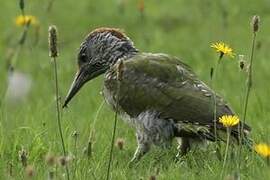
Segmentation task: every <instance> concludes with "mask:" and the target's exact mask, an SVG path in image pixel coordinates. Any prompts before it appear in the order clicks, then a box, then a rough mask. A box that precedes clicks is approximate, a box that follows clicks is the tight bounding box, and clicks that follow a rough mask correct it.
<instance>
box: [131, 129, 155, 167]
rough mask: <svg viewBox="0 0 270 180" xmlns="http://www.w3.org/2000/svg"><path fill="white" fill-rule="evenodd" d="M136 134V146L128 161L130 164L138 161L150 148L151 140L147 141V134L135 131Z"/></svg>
mask: <svg viewBox="0 0 270 180" xmlns="http://www.w3.org/2000/svg"><path fill="white" fill-rule="evenodd" d="M136 136H137V142H138V146H137V149H136V151H135V153H134V155H133V158H132V159H131V161H130V164H131V163H134V162H138V161H139V160H140V159H141V158H142V157H143V156H144V155H145V154H146V153H147V152H148V151H149V150H150V147H151V142H150V141H149V139H148V138H147V136H145V134H143V132H137V133H136Z"/></svg>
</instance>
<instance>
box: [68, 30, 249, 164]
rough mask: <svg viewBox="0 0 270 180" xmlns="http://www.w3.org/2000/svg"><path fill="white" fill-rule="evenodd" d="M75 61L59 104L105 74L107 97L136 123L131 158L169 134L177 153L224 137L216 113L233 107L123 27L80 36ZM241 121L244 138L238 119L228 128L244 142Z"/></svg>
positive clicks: (166, 142)
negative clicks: (136, 41) (145, 48)
mask: <svg viewBox="0 0 270 180" xmlns="http://www.w3.org/2000/svg"><path fill="white" fill-rule="evenodd" d="M77 63H78V67H79V68H78V69H79V70H78V72H77V73H76V75H75V78H74V80H73V82H72V84H71V87H70V89H69V91H68V93H67V96H66V98H65V101H64V103H63V107H67V105H68V103H69V102H70V100H71V99H72V98H73V97H74V96H75V95H76V94H77V93H78V92H79V90H80V89H81V88H82V87H83V85H85V84H86V83H87V82H89V81H90V80H93V79H94V78H96V77H98V76H100V75H102V74H104V87H103V91H102V94H103V96H104V99H105V102H106V103H107V104H109V106H110V107H112V110H113V111H116V112H118V113H119V115H120V116H121V118H122V119H123V120H124V121H125V122H127V123H129V124H130V126H131V127H133V128H135V132H136V138H137V148H136V150H135V153H134V155H133V157H132V159H131V162H138V161H139V160H140V159H141V158H142V157H143V156H144V155H145V154H146V153H147V152H149V150H150V148H151V146H152V145H156V146H160V147H162V148H168V147H170V146H171V144H172V141H173V139H176V141H177V143H178V147H177V148H178V154H177V155H179V156H183V155H185V154H187V153H188V152H189V151H190V149H191V147H192V145H193V144H195V143H200V142H211V141H212V142H215V141H224V139H223V138H222V135H221V134H222V133H224V132H225V133H226V127H224V125H223V124H221V123H220V122H219V121H218V119H219V118H220V117H222V116H223V115H235V113H234V111H233V110H232V108H231V107H230V106H229V104H228V103H227V102H226V101H225V100H224V99H223V98H222V97H221V96H220V95H218V94H217V93H216V92H215V91H214V90H212V89H211V88H210V87H208V86H207V85H206V83H204V82H203V81H201V80H200V79H199V77H198V76H197V75H196V74H195V73H194V72H193V70H192V69H191V67H190V66H188V65H187V64H185V63H184V62H183V61H182V60H180V59H179V58H177V57H174V56H170V55H167V54H163V53H146V52H140V51H139V50H138V49H137V48H136V47H135V46H134V43H133V41H132V40H131V39H130V38H129V37H128V36H127V35H126V34H125V33H124V32H123V31H122V30H119V29H117V28H107V27H101V28H97V29H95V30H93V31H92V32H90V33H89V34H88V35H87V36H86V38H85V39H84V40H83V42H82V43H81V45H80V48H79V50H78V56H77ZM120 67H121V68H120ZM213 97H215V101H216V103H213V99H214V98H213ZM214 104H215V105H214ZM214 106H216V108H214ZM214 109H215V110H214ZM214 114H215V115H214ZM240 124H241V127H243V140H242V141H240V139H239V137H240V131H238V125H235V126H233V127H231V131H230V133H231V136H232V137H233V138H234V139H235V140H236V142H238V144H239V142H242V143H245V142H248V135H249V133H250V131H251V128H250V126H248V125H247V124H245V123H243V122H240Z"/></svg>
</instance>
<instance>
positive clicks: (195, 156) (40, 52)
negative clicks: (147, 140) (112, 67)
mask: <svg viewBox="0 0 270 180" xmlns="http://www.w3.org/2000/svg"><path fill="white" fill-rule="evenodd" d="M18 2H19V1H7V0H5V1H4V0H2V1H1V7H0V22H1V23H0V58H1V61H0V80H1V83H0V92H1V97H0V98H1V107H0V108H1V110H0V111H1V114H0V177H2V178H3V179H9V178H10V179H12V178H14V179H22V178H25V176H26V175H25V171H24V169H23V168H22V165H21V163H20V161H19V158H18V152H19V151H20V150H21V149H22V148H23V149H25V150H26V151H27V152H28V163H29V164H30V165H33V167H34V169H35V176H36V178H37V179H44V178H47V176H48V172H49V171H53V172H55V171H57V172H56V179H61V178H64V176H63V175H62V174H64V170H63V168H61V167H59V168H58V169H57V170H56V169H55V168H54V167H49V166H48V165H46V163H45V162H44V156H45V155H46V154H47V153H48V152H50V153H51V154H55V155H56V156H59V155H61V144H60V139H59V136H58V131H57V130H58V129H57V124H56V115H55V101H54V99H55V96H54V81H53V66H52V63H51V60H50V58H49V56H48V45H47V44H48V42H47V39H48V38H47V34H48V26H49V25H52V24H54V25H56V26H57V27H58V35H59V36H58V38H59V39H58V40H59V41H58V42H59V57H58V58H57V62H58V72H59V73H58V75H59V83H60V95H61V98H62V100H63V98H64V96H65V95H66V93H67V90H68V88H69V86H70V83H71V82H72V80H73V76H74V74H75V72H76V70H77V65H76V54H77V50H78V48H79V45H80V43H81V42H82V40H83V38H84V37H85V36H86V35H87V34H88V33H89V32H90V31H92V30H93V29H95V28H97V27H115V28H120V29H123V30H124V31H125V32H126V34H127V35H128V36H129V37H130V38H131V39H132V40H133V41H134V43H135V46H136V47H137V48H138V49H139V50H140V51H142V52H157V53H167V54H170V55H174V56H177V57H179V58H181V59H182V61H184V62H185V63H187V64H189V65H190V66H191V67H192V68H193V70H194V71H195V72H196V73H197V74H198V76H199V77H200V78H201V79H202V80H204V81H205V82H206V83H208V84H209V79H210V77H209V76H210V68H211V67H213V66H214V65H215V62H216V61H217V59H218V54H216V53H215V51H214V50H213V49H211V48H210V45H211V43H214V42H217V41H223V42H225V43H228V44H229V45H230V46H231V47H232V48H233V49H234V52H235V53H236V54H237V55H236V57H235V58H234V59H231V58H228V57H224V59H223V61H222V65H221V66H220V69H219V73H218V80H217V83H216V87H215V90H217V92H218V93H220V94H221V95H222V96H224V98H225V99H226V100H227V101H228V102H229V103H230V105H231V106H232V107H233V108H234V110H235V111H236V112H237V114H239V116H240V117H241V115H242V107H243V97H244V93H245V82H246V73H245V72H243V71H240V69H239V62H238V61H239V58H238V55H244V59H245V60H247V61H248V60H249V57H250V50H251V39H252V30H251V27H250V20H251V18H252V16H253V15H255V14H257V15H259V16H260V17H261V23H260V29H259V32H258V36H257V45H256V48H255V56H254V74H253V75H254V76H253V80H254V81H253V86H252V91H251V97H250V102H249V106H248V113H247V122H248V124H250V125H251V126H252V127H253V131H252V137H253V138H254V139H255V141H256V142H268V143H269V142H270V139H269V131H270V125H269V121H270V105H269V102H268V101H269V99H270V85H269V83H268V80H269V78H270V71H269V67H270V61H269V56H270V55H269V47H270V36H269V33H270V26H269V24H270V1H268V0H257V1H254V0H238V1H234V0H220V1H213V0H202V1H198V0H188V1H187V0H170V1H165V0H145V1H142V0H112V1H108V0H98V1H94V0H80V1H74V0H61V1H60V0H54V1H52V2H53V3H52V6H51V7H50V3H51V1H50V0H38V1H37V0H36V1H35V0H25V14H27V15H33V16H35V17H36V18H37V19H38V21H39V27H37V26H32V25H30V27H29V32H28V35H27V39H26V42H25V44H24V45H23V47H22V49H21V50H20V52H19V54H18V58H17V61H16V64H15V66H14V72H20V73H23V74H24V75H25V76H27V77H28V79H29V80H31V82H32V83H31V88H30V90H29V92H28V93H27V95H26V96H25V97H23V99H20V100H18V99H16V100H15V101H14V100H13V101H10V100H9V99H8V98H6V97H5V92H6V89H7V86H8V81H7V79H8V72H7V60H8V59H9V55H10V53H12V52H14V51H16V48H17V44H18V40H19V39H20V36H21V34H22V32H23V27H18V26H16V24H15V19H16V17H17V16H19V15H20V14H21V12H20V9H19V3H18ZM143 2H144V4H142V3H143ZM142 7H143V10H142ZM102 86H103V77H99V78H97V79H96V80H94V81H91V82H90V83H88V84H87V85H86V86H85V87H84V88H83V89H82V90H81V92H80V93H79V95H77V96H76V97H75V98H74V99H73V100H72V102H71V103H70V106H69V108H68V109H65V110H63V113H62V122H63V129H64V138H65V142H66V144H67V147H68V152H69V155H70V156H72V157H73V156H74V157H75V159H74V160H73V161H72V162H71V163H70V164H69V167H70V171H71V175H72V177H73V178H74V179H102V178H103V179H104V178H105V176H104V175H105V171H106V167H107V159H108V155H109V147H110V141H111V133H112V126H113V117H114V114H113V112H112V111H111V110H110V109H109V107H108V106H107V105H104V107H103V108H102V109H101V110H100V114H99V115H98V116H97V110H98V108H99V106H100V104H101V103H102V101H103V98H102V96H101V95H100V91H101V89H102ZM96 116H97V117H96ZM95 118H97V121H96V123H94V119H95ZM91 129H92V130H93V132H94V133H93V139H92V143H93V144H92V156H91V157H90V158H88V157H87V156H86V155H85V154H84V149H85V148H86V147H87V145H88V139H89V134H90V130H91ZM75 131H76V132H78V133H79V135H78V138H77V143H76V145H75V139H74V137H73V136H72V134H73V133H74V132H75ZM116 137H117V138H123V139H124V150H119V149H117V148H116V150H115V156H114V164H113V173H112V177H113V179H139V178H143V179H148V178H149V177H150V176H151V175H156V176H157V178H158V179H209V178H210V179H215V178H217V177H219V173H220V171H221V169H222V162H220V161H218V160H217V158H216V157H215V155H214V153H213V152H212V151H213V149H211V148H210V149H209V150H207V151H200V150H198V151H195V152H192V153H190V154H189V155H188V156H187V157H186V158H185V159H184V161H182V162H181V163H174V161H173V158H174V155H175V154H176V148H175V147H172V148H171V149H170V150H162V149H159V148H153V150H152V151H151V152H150V153H149V155H147V157H145V158H144V159H143V160H142V161H141V162H140V164H139V165H138V166H137V167H134V168H127V167H126V164H127V162H128V161H129V160H130V159H131V157H132V155H133V152H134V151H135V148H136V140H135V135H134V130H133V129H132V128H131V127H129V126H128V125H127V124H125V123H123V122H122V121H119V123H118V127H117V135H116ZM230 163H231V164H230V165H231V167H230V168H228V171H226V173H227V174H228V177H229V176H230V175H232V174H234V172H235V167H236V166H235V164H234V162H230ZM244 164H245V165H244V167H243V168H242V171H241V177H242V178H245V179H267V177H268V178H269V176H270V173H269V167H267V165H266V164H265V162H264V161H263V159H261V158H260V157H257V156H256V155H254V154H253V153H250V152H246V154H245V163H244ZM10 169H11V170H12V174H11V175H10ZM230 177H231V176H230Z"/></svg>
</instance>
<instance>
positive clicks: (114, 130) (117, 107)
mask: <svg viewBox="0 0 270 180" xmlns="http://www.w3.org/2000/svg"><path fill="white" fill-rule="evenodd" d="M119 93H120V81H119V80H118V81H117V94H116V96H117V97H116V99H117V101H116V108H115V109H116V111H115V114H114V125H113V133H112V140H111V150H110V156H109V163H108V168H107V175H106V180H109V179H110V169H111V164H112V155H113V147H114V140H115V132H116V126H117V116H118V109H119Z"/></svg>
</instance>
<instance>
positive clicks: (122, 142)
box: [115, 138, 125, 150]
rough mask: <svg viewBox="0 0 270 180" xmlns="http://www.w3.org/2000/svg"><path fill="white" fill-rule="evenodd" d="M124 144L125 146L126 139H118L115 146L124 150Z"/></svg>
mask: <svg viewBox="0 0 270 180" xmlns="http://www.w3.org/2000/svg"><path fill="white" fill-rule="evenodd" d="M124 144H125V141H124V139H122V138H118V139H117V140H116V144H115V145H116V146H117V147H118V148H119V149H120V150H123V149H124Z"/></svg>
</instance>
